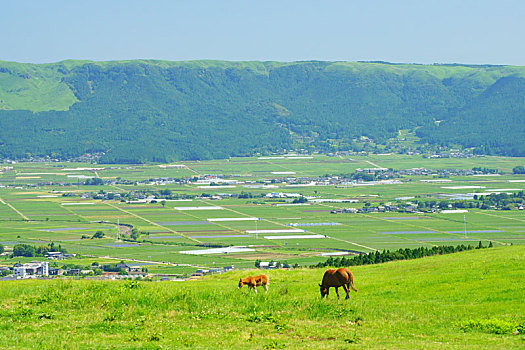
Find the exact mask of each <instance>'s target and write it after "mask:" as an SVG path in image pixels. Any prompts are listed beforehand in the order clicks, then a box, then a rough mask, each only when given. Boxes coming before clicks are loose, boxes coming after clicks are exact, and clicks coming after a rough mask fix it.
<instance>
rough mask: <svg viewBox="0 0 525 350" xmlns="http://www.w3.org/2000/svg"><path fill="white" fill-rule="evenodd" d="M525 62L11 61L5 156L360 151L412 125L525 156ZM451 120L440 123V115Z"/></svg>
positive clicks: (1, 111) (421, 131)
mask: <svg viewBox="0 0 525 350" xmlns="http://www.w3.org/2000/svg"><path fill="white" fill-rule="evenodd" d="M524 92H525V67H510V66H464V65H406V64H388V63H358V62H355V63H350V62H296V63H279V62H223V61H188V62H166V61H140V60H137V61H114V62H89V61H63V62H59V63H54V64H43V65H34V64H20V63H12V62H0V157H11V158H23V157H27V156H28V155H36V156H43V155H53V156H56V157H61V158H68V157H75V156H79V155H81V154H83V153H94V152H104V153H105V156H104V157H103V158H102V161H106V162H145V161H172V160H178V159H207V158H223V157H228V156H233V155H248V154H253V153H255V152H261V153H267V152H273V151H280V150H283V149H288V150H289V149H291V148H293V147H296V146H297V145H300V146H301V145H303V146H305V147H306V146H308V147H309V148H313V149H322V150H328V149H333V148H334V145H337V146H336V147H337V148H338V149H341V150H344V149H352V148H353V147H354V143H353V139H355V138H357V137H360V136H367V137H369V138H370V139H373V140H374V141H375V142H377V143H381V142H384V141H385V140H386V139H388V138H390V137H393V136H395V135H396V134H397V131H398V130H400V129H416V128H417V134H418V136H419V137H420V138H421V139H422V141H423V142H429V143H434V144H443V145H453V144H459V145H463V146H467V147H477V148H478V149H479V150H480V151H482V152H486V153H495V154H505V155H516V156H517V155H521V156H523V155H525V142H523V141H525V123H524V121H525V115H524V114H525V108H524V107H525V94H524ZM436 121H439V123H436Z"/></svg>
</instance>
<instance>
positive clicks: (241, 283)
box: [237, 278, 244, 289]
mask: <svg viewBox="0 0 525 350" xmlns="http://www.w3.org/2000/svg"><path fill="white" fill-rule="evenodd" d="M243 285H244V283H243V282H242V278H241V279H239V284H238V285H237V288H238V289H241V287H242V286H243Z"/></svg>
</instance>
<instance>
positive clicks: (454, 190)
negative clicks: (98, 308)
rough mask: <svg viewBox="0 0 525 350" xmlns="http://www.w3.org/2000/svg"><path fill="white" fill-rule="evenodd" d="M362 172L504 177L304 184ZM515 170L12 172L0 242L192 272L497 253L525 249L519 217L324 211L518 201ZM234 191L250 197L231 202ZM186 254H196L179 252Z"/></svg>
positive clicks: (266, 163)
mask: <svg viewBox="0 0 525 350" xmlns="http://www.w3.org/2000/svg"><path fill="white" fill-rule="evenodd" d="M370 163H373V164H375V165H378V166H379V167H381V168H393V169H398V170H403V169H412V168H421V167H427V168H429V169H452V168H453V169H471V168H472V167H492V168H495V169H498V170H499V171H500V174H498V176H495V175H493V174H492V175H490V176H450V177H448V178H436V177H433V176H420V175H414V176H409V175H407V176H403V177H401V178H399V179H396V181H376V182H372V183H366V185H367V186H356V185H358V184H355V183H354V184H346V185H343V184H323V185H319V184H316V183H315V182H312V181H313V180H315V178H317V177H321V176H324V175H325V174H328V175H338V174H345V173H346V174H347V173H351V172H353V171H355V170H356V169H365V168H371V167H373V166H372V165H371V164H370ZM522 164H525V159H522V158H505V157H476V158H467V159H452V158H449V159H423V158H421V157H418V156H404V155H383V156H380V155H371V156H367V157H365V156H355V157H354V156H352V157H348V156H342V157H329V156H324V155H314V156H288V157H286V156H274V157H252V158H232V159H229V160H212V161H202V162H181V164H180V166H179V165H178V166H176V167H175V166H173V167H171V166H169V165H162V166H159V165H155V164H152V165H96V166H94V165H92V164H82V163H78V164H73V163H20V164H13V165H12V167H13V169H12V170H9V171H5V172H3V173H0V242H2V244H4V245H6V246H8V247H12V246H13V245H14V244H17V243H28V244H34V245H42V244H48V243H51V242H54V243H55V244H61V245H62V246H63V247H66V248H67V249H68V250H69V251H70V252H73V253H77V254H79V256H89V257H90V258H97V257H98V258H101V259H102V258H105V257H110V258H115V259H122V260H133V259H142V260H144V261H151V262H154V263H155V262H165V263H171V264H180V263H182V264H192V265H193V266H195V267H198V266H211V265H214V266H226V265H232V264H233V265H235V266H237V267H243V266H246V267H248V266H253V262H254V261H255V260H256V259H259V258H261V257H262V258H264V259H266V260H279V261H283V262H284V261H286V262H288V263H290V264H295V263H297V264H302V265H309V264H314V263H317V262H319V261H324V260H325V259H326V256H327V255H326V254H327V253H333V252H339V251H360V252H374V251H377V250H385V249H388V250H395V249H400V248H414V247H420V246H427V247H431V246H435V245H456V244H477V242H478V241H481V242H482V244H488V243H489V242H492V243H493V245H496V246H498V245H499V246H502V245H511V244H512V245H515V244H524V243H525V215H524V212H523V211H519V210H511V211H497V210H480V209H466V210H450V211H446V210H444V211H442V212H439V213H427V214H425V213H413V214H409V213H399V212H390V213H389V212H385V213H360V214H357V213H337V214H333V213H332V211H334V210H342V209H348V208H361V207H363V205H365V204H370V205H380V204H387V203H390V202H396V201H397V202H399V201H404V202H410V201H412V200H415V199H419V198H435V199H436V200H438V201H439V200H441V199H443V198H455V197H457V196H459V198H463V197H461V196H465V198H467V200H468V198H472V197H473V195H475V194H479V195H486V194H490V193H498V192H500V193H501V192H503V193H512V192H515V191H520V190H523V188H525V186H521V183H522V182H524V181H525V176H524V175H514V174H511V171H512V168H513V167H514V166H517V165H522ZM374 167H375V166H374ZM206 175H208V177H206ZM194 176H195V177H199V176H200V177H201V179H203V180H202V181H204V182H205V181H208V184H207V186H203V182H202V181H201V180H199V181H195V182H188V181H186V182H179V183H177V182H176V181H171V180H170V179H189V178H190V177H194ZM92 177H97V178H101V179H103V180H108V179H120V180H126V181H125V183H118V182H117V183H115V184H105V185H99V186H91V185H84V184H83V181H84V179H87V178H92ZM156 179H157V180H156ZM158 179H164V180H162V181H161V180H158ZM210 179H212V180H210ZM213 179H220V180H221V181H225V182H224V185H220V186H213V185H212V184H213V181H214V180H213ZM299 180H300V181H299ZM121 182H122V181H121ZM312 183H313V184H314V185H312ZM161 190H169V191H170V192H171V193H172V194H173V195H174V196H175V197H177V196H178V198H179V199H173V200H166V201H153V202H152V201H151V200H149V201H148V200H143V201H140V202H136V203H134V202H131V203H127V202H126V201H120V200H101V199H93V194H97V193H101V192H103V193H108V192H112V193H129V192H140V191H149V192H150V193H153V192H159V191H161ZM241 192H245V193H250V194H251V196H252V197H251V198H249V197H248V198H237V197H235V196H234V197H231V195H232V194H239V193H241ZM268 193H283V194H288V195H290V196H291V197H290V198H292V199H293V198H297V195H300V196H304V197H308V198H310V199H311V200H309V201H308V202H306V203H291V199H285V198H267V197H265V195H266V194H268ZM203 194H205V195H206V196H204V195H203ZM187 197H192V198H187ZM193 197H196V198H193ZM470 200H471V199H470ZM117 223H119V224H125V225H131V226H132V227H134V228H137V229H138V230H139V231H140V232H142V234H141V235H140V237H139V239H138V241H137V242H122V241H118V236H119V231H120V228H122V226H120V228H119V226H118V225H117ZM128 227H130V226H128ZM97 231H103V232H104V237H103V238H100V239H92V238H91V237H92V236H93V234H94V233H95V232H97ZM207 245H208V246H210V245H211V246H212V247H211V248H210V249H214V248H213V247H215V246H220V247H246V249H247V250H246V249H244V250H242V249H241V250H236V249H233V250H225V251H219V252H214V253H210V252H208V253H206V251H205V250H204V249H205V248H204V247H205V246H207ZM217 249H219V248H217ZM188 251H199V252H200V253H199V254H188V253H184V252H188ZM86 259H87V257H86Z"/></svg>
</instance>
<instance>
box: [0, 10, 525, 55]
mask: <svg viewBox="0 0 525 350" xmlns="http://www.w3.org/2000/svg"><path fill="white" fill-rule="evenodd" d="M0 4H1V6H0V30H1V32H2V33H3V34H2V39H1V40H0V43H1V46H0V60H5V61H18V62H33V63H44V62H56V61H60V60H64V59H90V60H116V59H138V58H145V59H146V58H147V59H150V58H151V59H165V60H192V59H221V60H235V61H239V60H275V61H298V60H310V59H315V60H330V61H334V60H338V61H359V60H384V61H390V62H414V63H471V64H483V63H489V64H514V65H525V45H524V41H525V40H524V39H523V35H524V34H525V20H524V19H525V1H523V0H498V1H483V0H477V1H475V0H453V1H452V0H440V1H432V0H419V1H411V0H410V1H409V0H399V1H379V0H368V1H351V0H346V1H339V0H333V1H331V0H325V1H309V0H301V1H295V0H289V1H287V0H280V1H274V0H257V1H250V0H243V1H241V0H239V1H227V0H224V1H221V0H208V1H204V0H184V1H177V0H171V1H167V0H150V1H135V0H115V1H112V0H105V1H99V0H90V1H76V0H67V1H65V0H60V1H59V0H46V1H43V0H38V1H24V0H15V1H12V0H2V1H1V2H0Z"/></svg>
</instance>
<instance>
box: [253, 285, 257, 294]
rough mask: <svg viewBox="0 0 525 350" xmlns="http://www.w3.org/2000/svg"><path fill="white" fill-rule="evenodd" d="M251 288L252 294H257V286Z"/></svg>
mask: <svg viewBox="0 0 525 350" xmlns="http://www.w3.org/2000/svg"><path fill="white" fill-rule="evenodd" d="M252 288H253V292H254V293H255V294H257V286H253V287H252Z"/></svg>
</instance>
